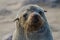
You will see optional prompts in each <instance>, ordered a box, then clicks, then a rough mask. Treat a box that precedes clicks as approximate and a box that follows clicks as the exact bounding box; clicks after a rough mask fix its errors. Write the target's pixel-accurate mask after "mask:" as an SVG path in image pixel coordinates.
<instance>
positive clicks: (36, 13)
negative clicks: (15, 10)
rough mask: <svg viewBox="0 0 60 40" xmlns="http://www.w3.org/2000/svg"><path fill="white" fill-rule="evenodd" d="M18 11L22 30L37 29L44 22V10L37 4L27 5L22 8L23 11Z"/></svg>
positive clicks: (30, 30) (31, 30)
mask: <svg viewBox="0 0 60 40" xmlns="http://www.w3.org/2000/svg"><path fill="white" fill-rule="evenodd" d="M24 9H25V10H24ZM20 13H21V14H19V15H20V17H19V22H20V24H21V26H22V27H23V28H24V30H26V31H28V32H33V31H37V30H39V28H41V27H42V25H43V24H44V21H45V19H44V18H43V13H44V10H42V9H41V8H40V7H39V6H36V5H29V7H25V8H23V12H21V11H20Z"/></svg>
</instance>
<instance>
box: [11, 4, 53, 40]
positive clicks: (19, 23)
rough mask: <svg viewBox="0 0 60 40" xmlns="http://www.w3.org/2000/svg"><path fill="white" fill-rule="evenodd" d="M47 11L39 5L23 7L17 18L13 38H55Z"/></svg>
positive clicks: (13, 39)
mask: <svg viewBox="0 0 60 40" xmlns="http://www.w3.org/2000/svg"><path fill="white" fill-rule="evenodd" d="M44 13H45V11H44V9H43V8H41V7H40V6H38V5H26V6H24V7H22V8H21V9H20V10H19V12H18V15H17V17H16V19H15V21H16V30H15V32H14V33H13V36H12V40H53V37H52V34H51V31H50V28H49V25H48V22H47V19H46V17H45V14H44Z"/></svg>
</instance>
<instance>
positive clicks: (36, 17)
mask: <svg viewBox="0 0 60 40" xmlns="http://www.w3.org/2000/svg"><path fill="white" fill-rule="evenodd" d="M32 19H33V22H34V23H37V22H38V21H39V14H36V13H32Z"/></svg>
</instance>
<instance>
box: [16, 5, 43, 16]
mask: <svg viewBox="0 0 60 40" xmlns="http://www.w3.org/2000/svg"><path fill="white" fill-rule="evenodd" d="M27 10H33V11H36V12H39V11H42V12H44V9H43V8H41V7H40V6H38V5H26V6H24V7H22V8H21V9H20V10H19V11H18V15H17V17H18V16H21V15H23V14H24V12H26V11H27Z"/></svg>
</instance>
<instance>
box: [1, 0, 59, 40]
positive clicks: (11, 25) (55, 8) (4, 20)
mask: <svg viewBox="0 0 60 40" xmlns="http://www.w3.org/2000/svg"><path fill="white" fill-rule="evenodd" d="M28 4H37V5H39V6H41V7H42V8H44V9H45V10H47V13H45V15H46V17H47V20H48V23H49V25H50V27H51V30H52V34H53V38H54V40H60V0H0V40H2V39H3V38H4V37H8V35H10V34H12V33H13V32H14V30H15V27H16V25H15V22H12V21H13V20H14V19H15V18H16V15H17V12H18V10H19V9H20V8H21V7H23V6H24V5H28Z"/></svg>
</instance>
